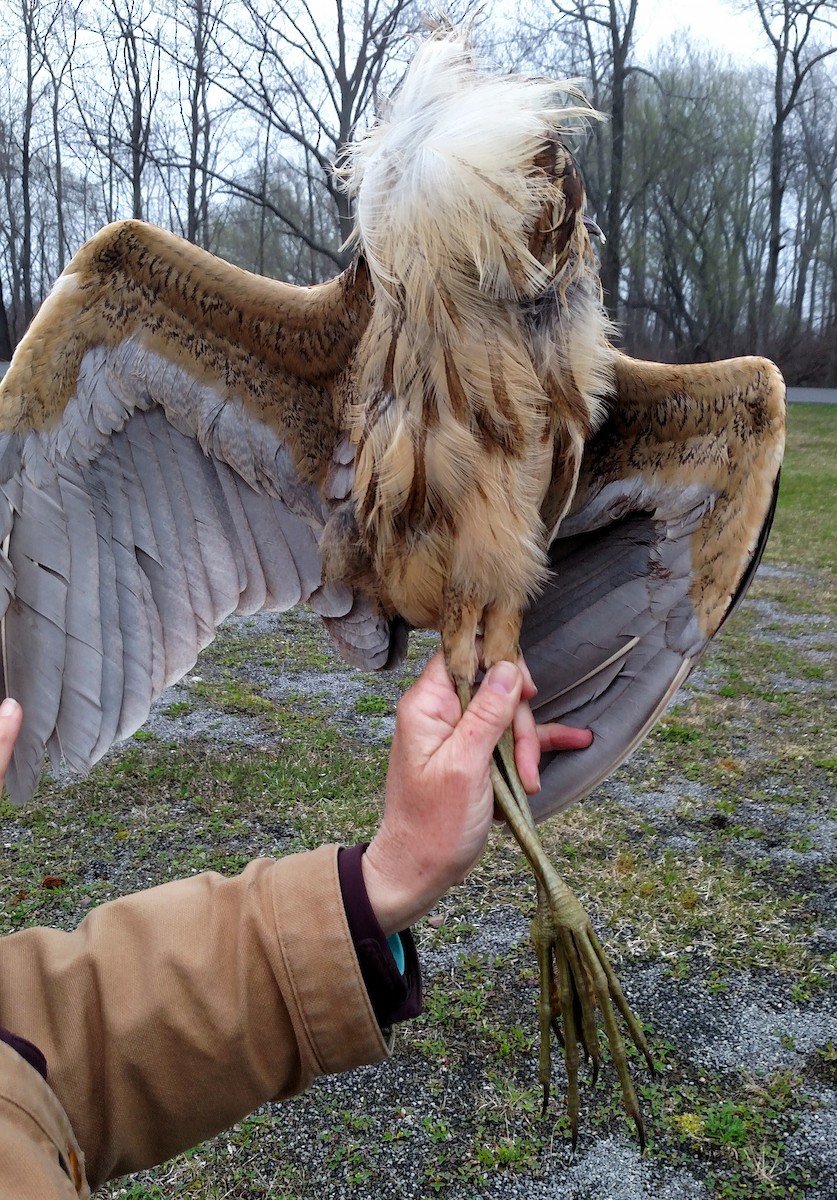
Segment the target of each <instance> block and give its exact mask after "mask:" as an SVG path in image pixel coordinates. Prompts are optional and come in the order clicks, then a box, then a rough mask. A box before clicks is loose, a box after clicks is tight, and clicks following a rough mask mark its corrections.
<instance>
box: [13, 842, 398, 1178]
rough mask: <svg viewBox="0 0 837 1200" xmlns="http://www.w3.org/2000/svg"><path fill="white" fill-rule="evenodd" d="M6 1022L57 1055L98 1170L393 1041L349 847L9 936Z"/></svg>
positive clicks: (119, 1166) (118, 1165)
mask: <svg viewBox="0 0 837 1200" xmlns="http://www.w3.org/2000/svg"><path fill="white" fill-rule="evenodd" d="M0 1023H1V1024H4V1025H6V1026H8V1027H9V1028H13V1029H14V1030H15V1031H16V1032H18V1033H20V1034H21V1035H22V1036H24V1037H27V1038H29V1039H30V1040H31V1041H32V1042H34V1043H35V1044H36V1045H37V1046H39V1047H40V1048H41V1050H43V1052H44V1054H45V1055H46V1059H47V1064H48V1070H49V1076H48V1078H49V1082H50V1084H51V1086H52V1087H53V1089H54V1090H55V1092H56V1095H57V1096H58V1098H59V1100H60V1101H61V1103H62V1104H63V1105H64V1107H65V1109H66V1111H67V1113H68V1115H69V1117H70V1120H71V1122H72V1125H73V1128H74V1129H75V1131H76V1134H77V1136H78V1139H79V1141H80V1143H81V1145H82V1148H83V1149H84V1151H85V1155H86V1158H87V1170H88V1175H89V1179H90V1182H91V1184H92V1185H93V1186H94V1187H95V1186H96V1185H97V1184H98V1183H100V1182H101V1181H102V1180H103V1179H106V1178H110V1177H111V1176H113V1175H118V1174H122V1173H125V1172H127V1171H132V1170H137V1169H139V1168H140V1167H142V1166H145V1165H148V1164H151V1163H156V1162H160V1161H163V1160H164V1159H165V1158H168V1157H170V1156H171V1155H172V1154H175V1153H177V1152H178V1151H180V1150H182V1149H184V1148H186V1147H188V1146H192V1145H194V1144H196V1143H197V1142H199V1141H201V1140H203V1139H204V1138H206V1137H208V1136H210V1135H211V1134H213V1133H216V1132H217V1131H219V1130H220V1129H222V1128H226V1127H227V1126H229V1125H231V1124H233V1123H234V1122H235V1121H237V1120H239V1119H240V1118H241V1117H242V1116H244V1115H245V1114H246V1113H248V1112H250V1111H252V1110H253V1109H254V1108H255V1107H257V1106H258V1105H259V1104H261V1103H263V1102H264V1101H265V1100H267V1099H272V1098H281V1097H283V1096H287V1095H289V1094H292V1093H293V1092H296V1091H299V1090H301V1089H302V1088H304V1087H305V1086H306V1085H307V1084H308V1083H309V1082H310V1081H311V1079H312V1078H314V1077H315V1076H316V1075H319V1074H324V1073H327V1072H333V1071H341V1070H347V1069H349V1068H351V1067H353V1066H355V1065H358V1064H360V1063H364V1062H370V1061H375V1060H377V1059H380V1058H382V1057H384V1056H385V1054H386V1046H385V1043H384V1040H383V1037H382V1036H381V1033H380V1030H379V1028H378V1025H377V1022H376V1020H375V1017H374V1014H373V1012H372V1010H371V1007H370V1004H369V1000H368V997H367V994H366V989H365V987H364V984H363V980H362V978H361V974H360V970H359V967H358V963H357V958H356V956H355V952H354V948H353V945H352V942H351V938H350V936H349V932H348V929H347V926H346V920H345V915H344V912H343V907H342V901H341V895H340V887H339V883H338V877H337V865H336V849H335V848H333V847H326V848H324V849H321V850H318V851H314V852H312V853H311V854H306V855H299V856H291V857H289V858H287V859H283V860H281V861H279V862H273V861H271V860H266V859H265V860H259V861H257V862H255V863H252V864H251V865H250V866H249V867H248V868H247V870H246V871H245V872H244V873H243V874H242V875H240V876H238V877H237V878H235V879H230V880H227V879H222V878H221V877H220V876H216V875H202V876H196V877H195V878H193V879H189V880H182V881H179V882H177V883H173V884H167V885H165V886H164V887H161V888H155V889H152V890H151V891H149V892H144V893H140V894H137V895H135V896H130V897H126V898H125V899H123V900H117V901H114V902H112V903H111V904H107V905H103V906H101V908H98V909H95V910H93V911H92V912H91V913H90V914H89V915H88V917H87V918H86V919H85V920H84V921H83V922H82V924H81V925H80V926H79V928H78V929H77V930H76V931H75V932H74V933H59V932H57V931H53V930H29V931H24V932H22V933H19V934H15V935H13V936H12V937H10V938H6V939H4V940H3V941H2V942H0Z"/></svg>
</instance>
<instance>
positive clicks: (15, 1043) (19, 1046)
mask: <svg viewBox="0 0 837 1200" xmlns="http://www.w3.org/2000/svg"><path fill="white" fill-rule="evenodd" d="M0 1042H5V1043H6V1045H7V1046H11V1047H12V1049H13V1050H17V1052H18V1054H20V1055H21V1056H22V1057H23V1058H25V1059H26V1061H27V1062H28V1063H29V1066H30V1067H34V1068H35V1070H36V1071H37V1072H38V1074H39V1075H43V1077H44V1079H46V1077H47V1064H46V1059H45V1058H44V1056H43V1054H42V1053H41V1051H40V1050H39V1049H38V1047H37V1046H33V1045H32V1043H31V1042H27V1040H26V1038H22V1037H18V1035H17V1034H16V1033H11V1032H10V1031H9V1030H8V1029H3V1028H0Z"/></svg>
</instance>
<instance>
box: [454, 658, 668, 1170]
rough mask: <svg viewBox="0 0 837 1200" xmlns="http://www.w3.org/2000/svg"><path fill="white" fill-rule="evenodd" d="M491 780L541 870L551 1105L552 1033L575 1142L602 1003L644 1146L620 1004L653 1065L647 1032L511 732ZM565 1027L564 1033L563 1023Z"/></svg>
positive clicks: (542, 1017)
mask: <svg viewBox="0 0 837 1200" xmlns="http://www.w3.org/2000/svg"><path fill="white" fill-rule="evenodd" d="M457 691H458V693H459V700H460V703H461V705H462V707H463V710H464V709H465V708H466V707H467V705H468V703H469V702H470V698H471V694H472V687H471V685H470V684H469V683H468V682H467V681H465V680H461V679H459V680H457ZM496 757H497V761H495V763H494V764H493V765H492V768H491V782H492V786H493V788H494V796H495V799H496V801H497V805H498V807H499V808H500V811H501V812H502V814H503V816H504V817H505V819H506V821H507V823H508V825H509V828H510V829H511V831H512V833H513V834H514V836H515V838H516V840H517V842H518V843H519V845H520V847H521V849H522V850H523V853H524V854H525V855H526V857H527V859H528V860H529V863H530V864H531V866H532V869H533V871H534V873H535V878H536V880H537V886H538V907H537V912H536V915H535V918H534V920H533V922H532V941H533V944H534V947H535V952H536V954H537V958H538V968H539V973H540V996H539V1003H538V1017H539V1025H540V1052H539V1075H540V1081H541V1084H542V1086H543V1090H544V1108H545V1107H546V1103H547V1101H548V1098H549V1087H550V1080H551V1074H552V1070H551V1049H550V1031H554V1032H555V1033H556V1034H557V1035H558V1038H559V1040H561V1041H563V1046H564V1061H565V1065H566V1070H567V1107H568V1109H569V1115H570V1128H571V1133H572V1141H573V1146H575V1144H576V1142H577V1139H578V1113H579V1091H578V1058H579V1055H578V1049H579V1045H581V1047H582V1049H583V1050H584V1052H585V1055H586V1056H588V1057H589V1058H590V1059H591V1060H592V1063H593V1077H594V1082H595V1078H596V1076H597V1074H598V1069H599V1052H598V1033H597V1025H596V1008H598V1009H599V1012H600V1013H601V1020H602V1024H603V1025H604V1028H605V1032H606V1034H607V1040H608V1044H609V1046H610V1052H611V1055H612V1057H613V1061H614V1064H615V1066H616V1070H617V1073H618V1076H619V1082H620V1084H621V1086H622V1096H623V1101H624V1104H625V1108H626V1110H627V1112H628V1114H629V1115H630V1116H631V1117H632V1118H633V1120H634V1122H635V1124H636V1128H637V1133H638V1135H639V1141H640V1145H641V1146H642V1147H643V1148H644V1146H645V1129H644V1126H643V1123H642V1115H641V1113H640V1110H639V1103H638V1101H637V1096H636V1091H635V1090H634V1086H633V1082H632V1080H631V1076H630V1072H629V1070H628V1064H627V1057H626V1054H625V1043H624V1039H623V1037H622V1034H621V1032H620V1030H619V1026H618V1024H617V1020H616V1015H615V1012H614V1006H615V1008H616V1009H617V1010H618V1011H619V1012H620V1013H621V1015H622V1018H623V1019H624V1021H625V1023H626V1025H627V1027H628V1030H629V1032H630V1035H631V1038H632V1039H633V1041H634V1043H635V1044H636V1046H637V1047H638V1049H639V1050H640V1051H641V1052H642V1054H643V1055H644V1056H645V1059H646V1061H647V1062H648V1065H649V1066H650V1067H651V1069H652V1070H653V1063H652V1060H651V1055H650V1052H649V1050H648V1046H647V1043H646V1041H645V1036H644V1034H643V1032H642V1030H641V1028H640V1026H639V1023H638V1021H637V1020H636V1018H635V1017H634V1015H633V1013H632V1012H631V1010H630V1008H629V1007H628V1004H627V1001H626V1000H625V997H624V995H623V993H622V988H621V986H620V984H619V980H618V979H617V978H616V974H615V972H614V970H613V968H612V967H611V965H610V962H609V960H608V958H607V955H606V954H605V952H604V949H603V948H602V945H601V943H600V942H599V939H598V938H597V937H596V934H595V932H594V930H593V928H592V926H591V924H590V919H589V917H588V916H587V914H586V913H585V911H584V909H583V908H582V907H581V905H580V904H579V902H578V900H577V899H576V897H575V896H574V895H573V893H572V892H571V891H570V889H569V888H568V887H567V885H566V884H565V883H564V881H563V880H562V879H561V878H560V876H559V875H558V872H557V871H556V870H555V868H554V866H553V865H552V863H551V862H550V861H549V858H548V857H547V855H546V851H545V850H544V848H543V846H542V844H541V841H540V838H539V837H538V834H537V831H536V828H535V822H534V818H533V817H532V810H531V807H530V805H529V800H528V797H527V795H526V792H525V790H524V788H523V786H522V784H521V783H520V780H519V777H518V774H517V769H516V767H515V764H514V737H513V734H512V731H511V730H508V731H507V732H506V734H504V736H503V738H502V739H501V743H500V746H499V747H498V751H497V756H496ZM559 1018H560V1022H561V1024H562V1025H563V1035H562V1034H561V1032H560V1028H559V1023H558V1022H559Z"/></svg>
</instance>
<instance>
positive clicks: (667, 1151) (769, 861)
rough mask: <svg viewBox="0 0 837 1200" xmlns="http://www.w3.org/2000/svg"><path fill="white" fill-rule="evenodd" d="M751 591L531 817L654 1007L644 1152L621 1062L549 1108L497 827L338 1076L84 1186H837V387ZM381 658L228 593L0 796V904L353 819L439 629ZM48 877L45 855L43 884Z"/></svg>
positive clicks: (46, 903) (516, 904)
mask: <svg viewBox="0 0 837 1200" xmlns="http://www.w3.org/2000/svg"><path fill="white" fill-rule="evenodd" d="M789 425H790V433H789V446H788V454H787V460H786V467H785V470H784V474H783V480H782V490H781V495H780V502H779V507H778V512H777V517H776V524H775V528H774V535H773V537H772V539H771V542H770V544H769V546H768V552H767V555H766V557H765V562H764V564H763V566H762V568H761V570H760V572H759V574H758V576H757V578H756V581H755V583H754V585H753V587H752V589H751V591H750V594H749V596H748V598H747V600H745V602H744V603H743V604H742V606H741V609H740V610H739V612H738V613H737V614H736V616H735V617H734V618H733V619H732V620H731V621H730V622H729V626H728V628H727V629H726V630H725V632H724V634H723V636H722V637H721V638H719V639H718V641H717V643H716V645H714V646H713V647H712V648H711V650H710V651H709V653H708V654H707V655H706V656H705V658H704V660H703V661H702V662H701V664H700V666H699V667H698V669H697V670H696V671H695V672H694V673H693V675H692V676H691V677H690V679H689V681H688V683H687V685H686V686H685V687H684V689H683V690H682V692H681V694H680V696H679V698H678V701H677V703H676V704H675V706H674V707H673V708H672V709H671V710H670V712H669V713H668V714H667V715H666V717H665V718H664V720H663V721H662V722H661V724H660V725H659V726H658V728H657V729H656V730H655V732H654V733H653V734H652V735H651V736H650V737H649V738H648V739H647V741H646V742H645V743H644V744H643V745H642V746H641V747H640V748H639V750H638V751H637V752H636V753H635V754H634V755H633V757H632V758H631V759H630V761H629V762H628V763H626V764H625V765H624V766H623V767H622V768H620V770H619V771H617V772H616V773H615V774H614V775H613V776H612V777H611V778H610V779H609V780H607V782H606V783H605V784H604V785H603V786H602V787H601V788H599V789H598V791H597V792H596V793H595V794H594V795H593V796H592V797H590V798H589V799H588V800H587V801H585V802H584V803H583V804H581V805H579V806H577V807H576V808H575V809H574V810H572V811H570V812H568V813H567V814H565V815H563V816H562V817H560V818H556V819H555V820H553V821H552V822H550V823H549V824H548V825H547V826H546V827H545V831H544V832H545V840H546V842H547V845H548V848H549V849H550V851H551V853H552V854H553V855H554V857H555V859H556V861H557V862H559V863H560V865H561V870H562V873H563V874H564V875H565V877H566V878H567V881H568V883H570V885H571V886H572V887H574V888H575V889H576V891H577V894H578V895H579V896H580V898H581V900H582V902H583V903H584V904H585V906H586V907H587V909H588V911H589V912H590V915H591V917H592V919H593V923H594V925H595V927H596V928H597V930H598V931H599V933H600V936H601V937H602V939H603V941H604V942H605V944H606V947H607V949H608V951H609V953H610V954H611V957H612V959H613V961H614V963H615V965H616V967H617V970H618V971H619V974H620V977H621V979H622V981H623V984H624V986H625V990H626V993H627V995H628V998H629V1000H630V1002H631V1004H632V1006H633V1007H634V1009H635V1011H636V1012H637V1013H638V1015H639V1016H640V1017H641V1018H642V1020H643V1021H644V1022H645V1023H646V1027H647V1029H648V1034H649V1037H650V1039H651V1044H652V1049H653V1053H654V1057H655V1060H656V1063H657V1068H658V1070H657V1075H656V1077H650V1076H649V1075H648V1073H647V1072H646V1071H645V1070H643V1068H642V1066H641V1065H640V1064H639V1063H638V1062H636V1061H634V1067H635V1071H634V1077H635V1080H636V1082H637V1085H638V1090H639V1092H640V1096H641V1102H642V1105H643V1108H644V1111H645V1115H646V1125H647V1128H648V1132H649V1143H650V1145H649V1150H648V1153H647V1154H646V1155H645V1156H644V1157H641V1156H640V1154H639V1151H638V1147H637V1145H636V1141H635V1139H634V1138H633V1136H632V1134H631V1131H630V1130H629V1128H628V1124H627V1122H626V1120H625V1118H624V1115H623V1113H622V1110H621V1102H620V1098H619V1095H618V1085H617V1084H616V1081H615V1077H614V1074H613V1072H612V1071H611V1070H610V1069H609V1068H608V1067H607V1066H606V1067H605V1069H604V1070H603V1072H602V1079H601V1080H600V1082H599V1084H598V1085H597V1086H596V1087H595V1088H593V1087H592V1086H591V1083H590V1080H589V1077H588V1076H586V1075H585V1076H584V1078H583V1079H582V1116H581V1140H580V1145H579V1151H578V1154H577V1156H576V1157H575V1159H573V1158H572V1157H571V1156H570V1153H569V1144H568V1123H567V1120H566V1117H565V1113H564V1102H563V1091H562V1088H563V1075H562V1070H561V1067H560V1064H559V1063H558V1062H557V1053H556V1066H555V1071H554V1080H553V1099H552V1102H551V1105H550V1108H549V1110H548V1113H547V1115H546V1116H545V1117H542V1116H541V1112H540V1090H539V1087H538V1084H537V1048H536V1014H535V995H536V993H535V973H534V963H533V959H532V956H531V953H530V950H529V947H528V942H527V931H528V921H529V918H530V916H531V912H532V907H533V888H532V884H531V880H530V877H529V874H528V872H527V870H526V867H525V863H524V862H523V861H522V857H521V855H520V854H519V853H518V852H517V851H516V848H515V846H514V844H513V843H511V842H510V841H509V840H508V839H507V838H506V837H504V836H503V835H502V834H501V833H499V832H498V833H497V834H496V835H494V836H493V837H492V840H491V843H490V846H489V849H488V852H487V853H486V855H485V856H484V858H483V860H482V861H481V863H480V864H479V866H478V867H477V869H476V870H475V871H474V872H473V873H472V875H471V876H470V877H469V879H468V880H467V881H466V882H465V883H464V884H463V885H462V886H460V887H458V888H456V889H454V890H453V891H452V892H451V893H450V895H449V896H448V897H446V899H445V900H444V901H443V902H442V904H441V905H440V906H439V908H438V910H437V912H436V914H435V915H434V919H433V920H432V921H426V922H422V923H421V924H420V926H419V928H418V929H417V931H416V933H417V938H418V941H419V944H420V953H421V957H422V963H423V968H424V972H425V983H426V1012H425V1014H424V1016H423V1017H421V1018H420V1019H419V1020H417V1021H415V1022H411V1023H410V1024H409V1025H408V1026H405V1027H402V1028H401V1030H400V1032H399V1034H398V1037H397V1041H396V1049H395V1053H394V1056H393V1060H392V1061H391V1062H389V1063H387V1064H383V1065H381V1066H378V1067H370V1068H365V1069H363V1070H361V1071H357V1072H354V1073H352V1075H350V1076H345V1077H341V1078H335V1079H326V1080H321V1081H319V1082H318V1083H317V1084H316V1085H315V1086H314V1087H313V1088H312V1089H311V1091H310V1092H309V1093H307V1094H306V1095H305V1096H303V1097H300V1098H298V1099H296V1100H294V1101H292V1102H290V1103H289V1104H286V1105H284V1106H283V1107H282V1109H281V1112H280V1111H279V1110H278V1109H276V1108H273V1107H270V1106H268V1107H265V1108H264V1109H263V1110H260V1111H259V1112H258V1113H256V1114H254V1115H253V1116H252V1117H250V1118H248V1119H247V1120H246V1121H244V1122H242V1123H241V1125H239V1126H237V1127H236V1128H235V1129H233V1130H232V1131H230V1132H229V1133H227V1134H224V1135H223V1136H221V1137H219V1138H217V1139H215V1140H214V1141H212V1142H209V1143H207V1144H205V1145H203V1146H201V1147H199V1148H197V1149H196V1150H194V1151H192V1152H190V1153H189V1154H187V1155H184V1156H182V1157H181V1158H178V1159H176V1160H175V1161H173V1162H172V1163H169V1164H167V1165H165V1166H164V1167H161V1168H159V1169H158V1170H156V1171H152V1172H145V1173H143V1174H142V1175H140V1176H136V1177H134V1178H133V1179H131V1180H127V1181H122V1182H120V1183H116V1184H114V1185H112V1186H111V1187H109V1188H105V1189H103V1191H102V1192H101V1193H100V1200H105V1198H106V1197H107V1198H110V1200H115V1198H116V1197H131V1198H133V1200H160V1198H162V1197H173V1196H195V1197H202V1198H208V1200H221V1198H222V1197H224V1198H232V1200H235V1198H239V1200H248V1198H250V1197H272V1198H275V1200H280V1198H284V1200H290V1198H294V1200H307V1198H308V1197H311V1196H314V1195H316V1196H318V1197H323V1198H325V1197H334V1198H343V1197H348V1196H351V1197H361V1198H368V1200H373V1198H383V1197H386V1198H390V1197H392V1198H394V1200H398V1198H401V1197H404V1198H405V1200H406V1198H407V1197H412V1198H417V1200H425V1198H429V1197H434V1196H441V1197H448V1198H450V1200H476V1198H477V1197H480V1198H489V1197H491V1198H495V1197H496V1198H500V1197H503V1200H505V1198H506V1197H509V1196H513V1197H525V1198H527V1200H558V1197H561V1198H562V1200H563V1198H564V1197H566V1198H567V1200H593V1197H594V1196H595V1197H596V1198H597V1200H610V1198H611V1197H613V1198H616V1200H648V1198H649V1197H660V1198H662V1200H680V1198H687V1200H704V1198H709V1197H722V1198H725V1200H768V1198H774V1197H776V1198H783V1200H788V1198H795V1200H832V1198H833V1196H834V1195H835V1194H837V1156H836V1155H835V1147H836V1146H837V1118H835V1112H837V1090H836V1089H837V1015H835V980H837V921H835V889H837V871H835V854H834V839H835V834H836V833H837V796H836V795H835V780H836V779H837V728H836V727H835V719H836V718H835V713H837V689H835V677H834V662H835V650H837V646H835V640H837V639H836V638H835V621H834V612H835V604H837V588H835V565H837V533H835V528H834V526H835V521H834V498H835V495H837V488H836V487H835V473H836V472H837V468H836V467H835V463H836V462H837V409H830V408H827V407H818V406H814V405H805V406H794V407H793V408H792V409H791V412H790V420H789ZM433 644H434V639H433V638H432V637H430V636H421V637H418V638H415V639H414V641H413V645H412V648H411V652H410V657H409V660H408V662H407V664H406V666H405V668H404V669H403V670H402V671H400V672H396V673H394V674H391V675H387V676H384V677H380V678H372V677H369V676H364V675H361V674H359V673H357V672H353V671H350V670H348V669H347V668H346V667H345V666H344V665H343V664H342V663H341V662H340V661H339V660H337V659H336V658H335V657H334V655H333V654H332V653H331V651H330V648H329V646H328V645H327V639H326V638H324V637H323V636H322V635H321V634H320V632H319V629H318V623H317V622H316V620H314V619H313V618H311V617H310V615H309V614H306V613H303V612H294V613H290V614H288V615H286V616H285V617H282V618H273V617H270V618H265V619H260V620H238V621H231V622H229V623H228V624H227V625H226V626H225V627H224V629H223V630H222V631H221V634H220V636H219V637H218V639H217V640H216V642H215V643H214V644H213V646H212V647H211V648H210V649H209V651H207V653H206V654H205V655H204V657H203V658H202V660H201V663H200V666H199V669H198V670H197V671H196V673H195V675H193V676H191V677H187V679H186V680H184V681H183V682H182V683H181V684H179V685H178V686H177V687H175V688H173V689H171V691H170V692H169V693H168V694H167V695H166V696H165V697H164V698H163V701H162V702H161V703H160V704H159V705H158V706H157V709H156V711H155V715H154V717H153V719H152V720H151V721H150V723H149V724H148V726H147V727H146V728H145V729H144V730H142V731H141V732H140V733H139V734H138V735H136V737H135V738H133V739H132V740H131V741H130V742H129V743H127V744H126V745H125V746H124V747H123V748H121V749H120V750H119V751H117V752H114V753H113V754H111V755H110V756H109V757H108V758H107V760H106V761H105V762H103V763H102V764H101V765H100V766H99V767H97V768H96V769H95V770H94V771H93V772H92V773H91V774H90V776H89V777H88V778H87V779H86V780H82V781H75V782H72V783H70V784H69V785H68V784H67V783H66V782H65V781H64V782H62V783H61V784H56V783H46V784H44V785H43V786H42V788H41V790H40V793H39V795H38V798H37V801H36V803H35V804H33V805H32V806H31V807H29V808H28V809H26V810H25V811H24V812H22V813H15V812H13V811H12V810H11V809H10V808H9V807H8V806H0V834H2V836H0V881H2V882H0V928H2V929H4V930H10V929H16V928H20V927H22V926H24V925H29V924H34V923H38V922H40V923H51V924H56V925H60V926H65V927H69V926H72V925H74V924H76V923H77V922H78V920H79V919H80V918H81V917H82V916H83V914H84V913H85V912H86V911H87V910H88V909H89V908H90V906H91V905H93V904H97V903H100V902H102V901H103V900H106V899H108V898H109V897H111V896H113V895H117V894H121V893H124V892H126V891H128V890H131V889H135V888H139V887H145V886H147V885H148V884H151V883H155V882H158V881H162V880H165V879H169V878H173V877H176V876H179V875H183V874H187V873H190V872H192V871H195V870H202V869H205V868H208V867H212V868H215V869H218V870H222V871H225V872H233V871H236V870H238V869H240V868H241V867H242V866H243V865H244V864H245V863H246V862H247V861H248V860H249V859H250V858H251V857H253V856H254V855H257V854H264V853H267V854H276V855H279V854H284V853H287V852H290V851H293V850H297V849H302V848H305V847H309V846H313V845H316V844H319V843H320V842H322V841H324V840H339V841H344V842H353V841H356V840H359V839H360V838H363V837H368V836H369V835H370V834H371V832H372V831H373V829H374V827H375V823H376V820H377V818H378V814H379V812H380V804H381V788H382V784H383V779H384V775H385V769H386V756H387V746H388V739H389V736H390V733H391V728H392V719H393V714H394V709H395V704H396V702H397V699H398V697H399V696H400V695H401V693H402V692H403V690H404V689H405V688H406V687H407V686H409V684H410V682H411V681H412V680H413V679H414V678H415V676H416V674H417V673H418V671H420V669H421V666H422V663H423V662H424V660H425V659H426V657H427V655H428V653H429V652H430V650H431V649H432V646H433ZM50 876H51V877H52V878H53V881H56V880H57V881H58V882H57V883H55V884H54V885H53V886H49V887H46V886H44V885H43V884H44V880H45V879H46V878H47V877H50Z"/></svg>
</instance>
